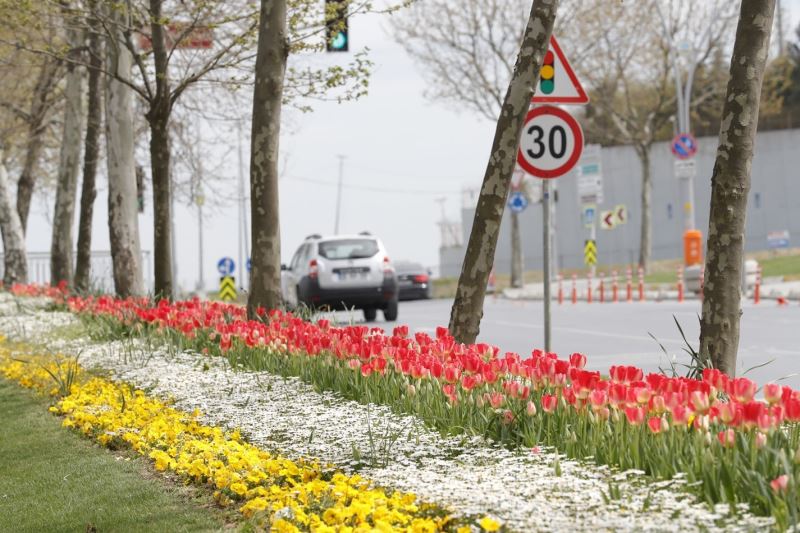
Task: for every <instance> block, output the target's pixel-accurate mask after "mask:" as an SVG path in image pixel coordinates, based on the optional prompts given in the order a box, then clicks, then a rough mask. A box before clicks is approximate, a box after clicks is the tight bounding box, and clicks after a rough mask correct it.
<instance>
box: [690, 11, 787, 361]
mask: <svg viewBox="0 0 800 533" xmlns="http://www.w3.org/2000/svg"><path fill="white" fill-rule="evenodd" d="M774 12H775V0H743V1H742V5H741V10H740V12H739V25H738V27H737V29H736V42H735V43H734V45H733V55H732V56H731V70H730V79H729V81H728V90H727V96H726V98H725V105H724V107H723V109H722V120H721V124H720V131H719V147H718V148H717V159H716V162H715V164H714V171H713V173H712V176H711V210H710V213H709V221H708V249H707V252H706V267H705V285H704V287H703V298H704V299H703V316H702V318H701V321H700V356H701V358H702V359H703V360H704V361H707V362H708V361H710V362H711V364H713V366H714V367H716V368H719V369H720V370H722V371H723V372H726V373H728V374H730V375H734V374H735V371H736V354H737V351H738V349H739V319H740V316H741V313H742V310H741V292H740V279H741V276H742V259H743V254H744V231H745V216H746V213H747V194H748V192H749V191H750V172H751V165H752V161H753V153H754V151H755V135H756V127H757V124H758V106H759V101H760V99H761V84H762V81H763V79H764V68H765V65H766V62H767V55H768V53H769V39H770V30H771V29H772V17H773V15H774Z"/></svg>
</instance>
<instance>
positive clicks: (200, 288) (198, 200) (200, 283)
mask: <svg viewBox="0 0 800 533" xmlns="http://www.w3.org/2000/svg"><path fill="white" fill-rule="evenodd" d="M194 203H195V204H196V205H197V250H198V252H197V255H198V257H197V268H198V279H197V293H198V296H199V295H202V294H203V293H204V292H205V288H206V282H205V279H203V261H204V258H203V203H205V196H203V191H202V190H200V192H198V193H196V194H195V197H194Z"/></svg>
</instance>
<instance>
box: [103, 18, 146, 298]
mask: <svg viewBox="0 0 800 533" xmlns="http://www.w3.org/2000/svg"><path fill="white" fill-rule="evenodd" d="M126 15H127V13H125V12H124V10H122V9H110V10H109V18H110V19H111V20H112V21H113V24H114V26H113V30H112V31H111V32H110V39H109V42H108V43H107V46H106V60H107V67H106V68H107V69H108V70H109V71H111V72H113V73H115V76H107V77H105V109H106V123H105V134H106V165H107V170H108V235H109V241H110V245H111V260H112V264H113V270H114V290H115V291H116V293H117V295H118V296H120V297H122V298H126V297H128V296H135V295H140V294H142V293H143V292H144V283H143V281H142V265H141V260H142V258H141V251H140V246H139V220H138V213H137V205H136V171H135V162H134V158H133V154H134V142H133V135H134V126H133V100H132V97H133V90H132V89H131V88H130V87H129V86H128V85H126V84H125V83H123V82H121V81H119V79H123V80H130V79H131V69H132V67H133V56H132V55H131V53H130V51H129V50H128V48H126V47H125V45H124V39H125V37H124V35H123V33H122V29H121V28H122V27H124V26H125V25H124V18H125V16H126ZM113 41H116V42H113Z"/></svg>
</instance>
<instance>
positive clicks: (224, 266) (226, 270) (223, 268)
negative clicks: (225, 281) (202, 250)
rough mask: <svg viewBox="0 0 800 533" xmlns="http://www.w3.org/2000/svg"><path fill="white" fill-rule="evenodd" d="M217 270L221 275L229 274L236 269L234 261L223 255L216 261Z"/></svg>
mask: <svg viewBox="0 0 800 533" xmlns="http://www.w3.org/2000/svg"><path fill="white" fill-rule="evenodd" d="M217 270H218V271H219V273H220V275H222V276H230V275H231V274H233V271H234V270H236V263H234V262H233V259H231V258H230V257H223V258H221V259H220V260H219V261H217Z"/></svg>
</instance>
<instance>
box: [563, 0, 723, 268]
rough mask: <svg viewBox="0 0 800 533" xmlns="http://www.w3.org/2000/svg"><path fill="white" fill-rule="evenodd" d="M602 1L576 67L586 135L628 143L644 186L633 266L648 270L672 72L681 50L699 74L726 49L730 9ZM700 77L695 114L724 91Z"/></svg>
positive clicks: (672, 97)
mask: <svg viewBox="0 0 800 533" xmlns="http://www.w3.org/2000/svg"><path fill="white" fill-rule="evenodd" d="M601 4H602V5H603V7H602V9H603V10H604V11H605V12H606V13H607V16H603V17H592V18H591V19H590V21H588V22H587V23H593V24H595V25H596V27H597V29H596V31H595V32H594V33H595V34H597V35H599V39H598V40H597V41H596V45H595V47H594V48H592V50H591V53H590V54H587V56H586V58H585V60H584V61H582V62H581V63H579V64H577V65H575V67H576V69H577V70H578V71H579V72H580V74H581V76H582V77H583V79H585V80H586V81H587V82H588V85H589V86H590V87H591V90H590V97H591V102H590V104H589V106H587V109H586V112H587V114H586V118H587V122H586V123H585V124H586V130H587V138H589V139H597V140H599V141H600V142H602V143H603V144H606V145H608V144H625V145H631V146H632V147H633V148H634V150H635V151H636V155H637V156H638V158H639V162H640V166H641V170H640V172H641V183H642V192H641V203H640V216H641V227H640V238H639V266H641V267H642V268H643V269H644V270H645V271H647V268H648V266H649V263H650V255H651V249H652V237H651V235H652V222H651V214H652V188H653V184H652V169H651V163H650V157H651V153H650V152H651V149H652V146H653V144H654V143H655V142H656V141H658V140H662V139H663V138H669V137H670V136H671V135H672V133H673V131H672V121H674V120H675V118H674V116H675V114H676V107H677V104H676V102H677V99H676V82H675V73H676V70H683V69H681V67H680V59H681V58H680V57H679V56H680V55H681V52H680V50H681V48H686V49H688V50H689V51H690V52H691V53H692V54H693V55H694V56H695V59H696V62H697V65H698V66H699V67H700V73H701V74H702V73H703V68H702V67H704V66H706V65H707V64H708V63H710V62H713V60H714V59H715V58H718V57H719V56H718V55H717V52H718V51H720V50H722V49H724V47H725V45H726V44H727V40H726V39H727V35H728V32H729V30H730V28H731V24H732V21H733V20H734V17H735V7H736V6H735V5H733V4H734V3H732V2H728V1H727V0H711V1H709V2H704V3H702V5H697V3H696V2H691V1H690V0H670V1H669V2H662V0H646V1H641V2H635V3H625V4H623V3H616V2H614V3H608V2H602V1H601ZM598 7H599V6H598ZM631 28H637V30H636V31H635V32H632V31H630V29H631ZM706 70H707V69H706ZM706 74H708V73H707V72H706ZM698 78H699V79H698V81H702V79H703V77H702V76H698ZM706 79H707V81H710V82H711V83H707V84H704V85H703V84H700V83H695V84H693V94H692V98H691V106H692V108H693V109H694V110H696V109H698V108H699V107H701V106H703V105H704V104H706V103H708V102H709V101H711V100H713V99H714V98H715V97H717V96H718V95H720V93H721V92H722V85H720V84H718V83H714V81H715V80H716V81H717V82H718V81H719V79H718V77H715V76H713V75H711V76H706Z"/></svg>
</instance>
